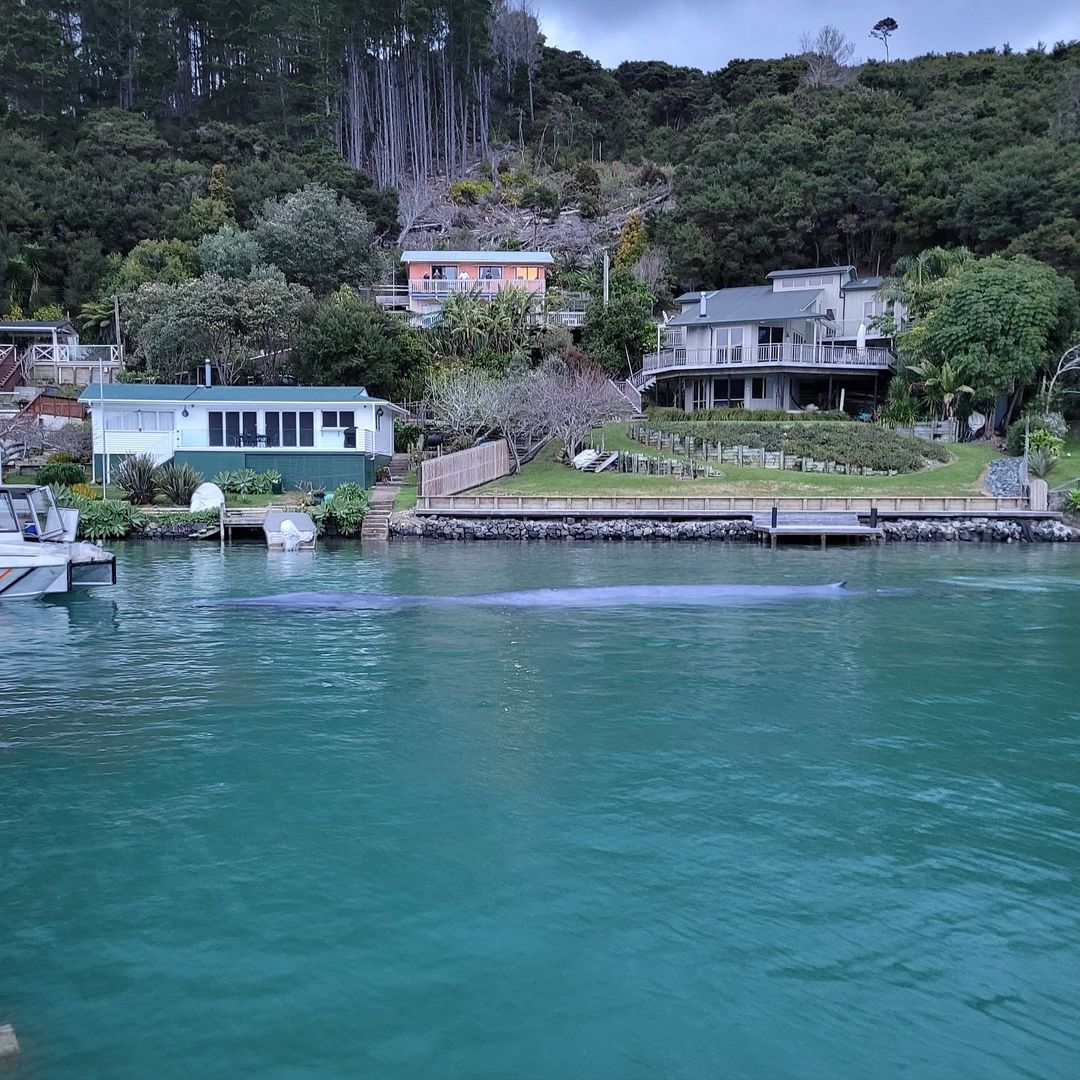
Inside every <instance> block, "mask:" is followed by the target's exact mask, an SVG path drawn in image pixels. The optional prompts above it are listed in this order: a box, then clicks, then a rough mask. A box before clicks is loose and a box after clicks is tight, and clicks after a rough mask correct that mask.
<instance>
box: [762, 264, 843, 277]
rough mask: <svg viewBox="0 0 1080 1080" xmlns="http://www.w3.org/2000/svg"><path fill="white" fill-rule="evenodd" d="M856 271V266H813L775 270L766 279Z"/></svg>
mask: <svg viewBox="0 0 1080 1080" xmlns="http://www.w3.org/2000/svg"><path fill="white" fill-rule="evenodd" d="M854 269H855V267H854V266H813V267H811V268H810V269H809V270H774V271H773V272H772V273H771V274H766V275H765V277H766V279H767V280H769V281H771V280H772V279H773V278H784V277H804V276H806V275H808V274H819V275H820V274H846V273H847V272H848V271H851V270H854Z"/></svg>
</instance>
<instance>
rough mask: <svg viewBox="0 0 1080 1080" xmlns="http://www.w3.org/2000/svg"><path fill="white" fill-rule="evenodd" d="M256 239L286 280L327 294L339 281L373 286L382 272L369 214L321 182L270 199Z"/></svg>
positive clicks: (319, 294)
mask: <svg viewBox="0 0 1080 1080" xmlns="http://www.w3.org/2000/svg"><path fill="white" fill-rule="evenodd" d="M255 239H256V240H257V241H258V243H259V245H260V247H261V248H262V249H263V251H265V252H266V256H267V259H268V260H269V261H270V262H271V263H272V264H273V265H274V266H277V267H279V268H280V269H281V271H282V272H283V273H284V274H285V277H286V278H287V279H288V280H289V281H294V282H297V283H298V284H300V285H306V286H307V287H308V288H309V289H311V291H312V292H313V293H315V295H316V296H327V295H329V294H330V293H332V292H333V291H334V290H335V289H337V288H339V287H340V286H341V285H343V284H344V285H371V284H373V283H374V282H375V281H376V279H377V278H378V277H379V275H380V274H381V273H382V270H383V259H382V256H381V255H380V253H379V251H378V250H377V248H376V245H375V228H374V226H373V225H372V224H371V222H370V221H368V218H367V215H366V214H365V213H364V211H363V210H361V209H360V208H359V207H357V206H354V205H353V204H352V203H351V202H349V200H348V199H345V198H342V197H340V196H338V194H337V193H336V192H335V191H333V190H331V189H330V188H328V187H326V186H325V185H323V184H309V185H308V186H307V187H305V188H304V189H303V190H302V191H297V192H295V193H294V194H292V195H288V196H286V197H285V198H283V199H272V200H270V201H268V202H267V203H266V205H265V207H264V208H263V210H262V213H261V214H260V215H259V219H258V221H257V222H256V224H255Z"/></svg>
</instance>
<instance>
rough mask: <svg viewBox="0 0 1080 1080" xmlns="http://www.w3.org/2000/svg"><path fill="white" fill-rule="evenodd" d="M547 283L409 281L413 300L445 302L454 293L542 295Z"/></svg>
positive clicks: (513, 281)
mask: <svg viewBox="0 0 1080 1080" xmlns="http://www.w3.org/2000/svg"><path fill="white" fill-rule="evenodd" d="M545 285H546V283H545V282H544V281H541V280H536V281H520V280H518V279H517V278H479V279H475V280H474V279H473V278H469V279H468V280H465V281H463V280H462V279H461V278H454V279H453V280H445V281H440V280H438V279H436V278H431V279H429V280H427V281H425V280H423V279H416V278H413V279H411V280H410V281H409V295H410V297H411V298H412V299H413V300H444V299H445V298H446V297H448V296H451V295H452V294H454V293H464V294H471V295H473V296H488V297H490V296H494V295H495V294H496V293H500V292H502V291H503V290H505V289H520V290H522V291H523V292H528V293H538V294H542V293H543V292H544V291H545Z"/></svg>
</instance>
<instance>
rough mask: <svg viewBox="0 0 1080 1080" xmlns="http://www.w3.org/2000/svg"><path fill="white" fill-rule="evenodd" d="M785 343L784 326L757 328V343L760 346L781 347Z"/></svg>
mask: <svg viewBox="0 0 1080 1080" xmlns="http://www.w3.org/2000/svg"><path fill="white" fill-rule="evenodd" d="M783 341H784V328H783V327H782V326H759V327H758V328H757V342H758V344H759V345H780V344H782V343H783Z"/></svg>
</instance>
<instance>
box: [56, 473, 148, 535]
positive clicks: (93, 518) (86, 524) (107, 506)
mask: <svg viewBox="0 0 1080 1080" xmlns="http://www.w3.org/2000/svg"><path fill="white" fill-rule="evenodd" d="M52 490H53V498H55V499H56V502H57V505H58V506H68V507H72V508H73V509H75V510H78V511H79V536H80V537H81V538H83V539H86V540H120V539H123V537H125V536H127V535H128V533H130V532H131V530H132V529H134V528H136V527H137V526H139V525H141V524H142V521H143V518H142V515H141V514H140V513H139V511H138V510H136V509H135V507H134V506H132V505H131V503H129V502H125V501H124V500H123V499H100V498H98V499H89V498H86V497H84V496H83V495H80V494H79V493H78V492H76V491H75V490H73V489H72V488H67V487H64V486H63V485H57V486H55V487H54V488H53V489H52Z"/></svg>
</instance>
